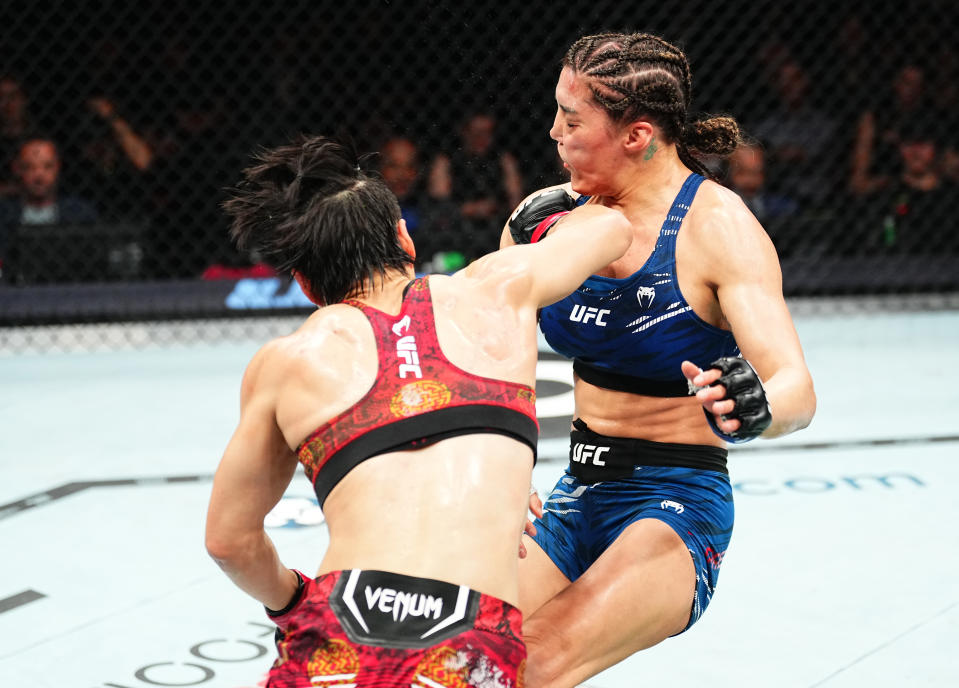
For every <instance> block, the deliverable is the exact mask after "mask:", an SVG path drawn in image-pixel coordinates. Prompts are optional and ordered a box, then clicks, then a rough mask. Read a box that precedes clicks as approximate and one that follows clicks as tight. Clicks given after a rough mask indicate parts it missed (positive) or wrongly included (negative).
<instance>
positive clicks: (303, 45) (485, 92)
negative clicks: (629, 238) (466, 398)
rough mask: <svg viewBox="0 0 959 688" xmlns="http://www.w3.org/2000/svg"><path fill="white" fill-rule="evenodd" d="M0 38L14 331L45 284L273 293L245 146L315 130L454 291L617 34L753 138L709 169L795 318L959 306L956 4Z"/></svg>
mask: <svg viewBox="0 0 959 688" xmlns="http://www.w3.org/2000/svg"><path fill="white" fill-rule="evenodd" d="M0 26H3V27H4V28H3V30H2V32H0V260H2V268H0V269H2V279H0V301H3V300H4V298H8V299H9V298H12V297H13V296H17V298H18V299H19V301H18V303H21V304H22V303H27V304H28V305H27V306H21V316H22V315H23V312H22V309H23V308H26V309H27V310H29V303H30V301H29V298H33V297H32V296H31V297H29V298H28V297H27V296H24V295H25V294H31V293H33V292H30V289H31V288H32V287H36V286H42V287H45V288H46V289H47V291H45V292H44V294H45V295H46V296H45V297H44V298H47V299H49V298H51V297H50V296H49V288H50V285H51V283H53V284H55V285H56V284H60V285H66V284H69V285H72V287H71V288H73V289H74V290H76V289H80V287H81V286H83V285H84V284H86V285H97V284H99V285H101V286H102V285H103V284H113V285H114V286H116V285H137V284H140V285H143V284H151V285H154V287H156V289H161V288H162V285H164V284H167V285H168V286H169V287H170V288H171V289H172V288H173V287H174V285H177V288H182V285H181V284H180V283H182V282H183V281H189V282H230V281H236V280H240V279H243V278H249V277H253V278H256V277H270V276H271V275H272V273H271V272H270V270H269V268H267V267H266V266H265V265H262V264H261V263H259V261H258V259H257V256H255V255H241V254H239V253H238V252H237V251H236V250H235V249H234V248H233V247H232V245H231V243H230V241H229V238H228V233H227V230H228V228H227V221H226V218H225V217H224V215H223V213H222V212H221V211H220V209H219V203H220V202H221V201H222V200H223V198H224V194H225V189H226V188H227V187H229V186H230V185H232V184H234V183H236V182H237V181H238V180H239V175H240V170H241V169H242V168H243V166H244V165H245V164H246V163H247V161H248V160H249V156H250V154H251V152H252V151H253V150H254V149H255V148H257V147H258V146H273V145H277V144H280V143H283V142H284V141H286V140H288V139H289V138H290V137H291V136H293V135H295V134H297V133H301V132H305V133H324V134H333V133H345V134H348V135H349V136H351V137H352V138H353V139H354V140H355V141H356V143H357V145H358V147H359V148H360V149H361V150H365V151H370V152H376V153H377V155H375V156H373V157H371V158H370V159H369V161H368V162H367V163H366V164H367V165H368V166H369V167H371V168H375V169H378V170H379V171H380V172H381V173H382V174H383V176H384V177H385V178H386V180H387V182H388V183H389V184H390V186H391V187H392V188H393V189H394V191H395V192H396V193H397V195H398V197H399V198H400V200H401V205H402V207H403V212H404V216H405V217H406V218H407V222H408V224H409V225H410V227H411V229H412V230H413V236H414V239H415V241H416V243H417V245H418V248H419V255H418V268H419V269H420V270H424V271H428V270H437V271H439V270H452V269H455V268H457V267H459V266H460V265H462V264H463V263H464V262H466V261H469V260H471V259H472V258H475V257H477V256H478V255H481V254H482V253H484V252H486V251H489V250H492V249H494V248H495V247H496V245H497V241H498V235H499V231H500V229H501V228H502V226H503V222H504V220H505V218H506V216H507V215H508V213H509V212H510V210H511V208H512V207H513V205H514V204H515V203H516V202H517V201H518V200H520V199H521V198H522V197H523V196H524V195H525V194H527V193H529V192H530V191H532V190H535V189H536V188H538V187H541V186H544V185H547V184H552V183H558V182H560V181H563V175H562V170H561V169H560V168H559V166H558V162H557V157H556V153H555V146H554V144H553V142H552V141H551V140H550V139H549V137H548V135H547V131H548V129H549V126H550V123H551V121H552V117H553V113H554V109H555V103H554V99H553V89H554V86H555V82H556V77H557V75H558V71H559V67H558V65H559V61H560V59H561V57H562V55H563V53H564V51H565V49H566V48H567V47H568V46H569V44H570V43H571V42H572V41H573V40H575V39H576V38H578V37H579V36H581V35H583V34H586V33H598V32H602V31H604V30H637V31H648V32H652V33H657V34H660V35H662V36H663V37H665V38H667V39H668V40H671V41H673V42H675V43H678V44H679V45H680V46H681V47H683V49H684V50H685V51H686V52H687V55H688V56H689V59H690V63H691V65H692V69H693V85H694V104H693V110H694V111H696V112H702V113H711V114H712V113H729V114H732V115H734V116H735V117H736V118H737V119H738V120H739V122H740V124H741V126H742V127H743V130H744V132H745V134H746V135H747V139H748V144H749V145H746V146H744V147H743V148H742V149H741V150H740V151H738V152H737V153H736V154H734V156H733V157H732V158H731V159H729V160H727V161H718V160H716V161H710V167H711V169H712V170H713V171H714V173H715V175H716V177H717V179H719V180H720V181H722V183H724V184H726V185H728V186H730V187H731V188H733V189H735V190H736V191H737V192H739V193H740V195H741V196H742V197H743V199H744V200H745V201H746V203H747V204H748V205H749V206H750V207H751V208H752V209H753V211H754V213H755V214H756V215H757V217H759V219H760V221H761V222H762V223H763V224H764V226H765V227H766V229H767V231H768V232H769V234H770V236H771V237H772V239H773V241H774V242H775V245H776V247H777V249H778V251H779V254H780V258H781V259H782V261H783V270H784V284H785V287H786V291H787V295H789V294H794V295H834V294H861V293H911V292H916V291H920V292H921V291H926V292H936V291H939V292H942V291H951V290H956V289H957V288H959V270H957V265H959V261H957V260H956V258H957V257H959V227H957V223H956V221H955V213H954V205H955V199H956V193H955V190H956V185H957V183H959V138H957V137H959V128H957V124H959V122H957V119H959V118H957V115H956V113H957V109H959V52H957V50H956V42H955V38H954V37H955V35H956V34H957V32H959V3H956V2H952V1H950V0H942V1H941V2H937V1H934V0H925V1H923V0H919V1H917V2H912V3H908V4H905V3H898V2H889V1H884V0H878V1H876V2H869V3H862V2H846V1H844V0H840V1H838V2H837V1H836V0H832V1H831V2H823V1H815V0H807V1H803V0H799V1H797V2H791V3H782V2H743V1H731V2H714V1H711V2H702V1H699V0H689V1H679V0H677V1H675V2H664V1H662V0H658V1H656V2H646V1H637V2H630V3H625V2H620V1H618V0H595V1H593V2H588V3H586V2H583V3H577V2H567V3H552V2H529V1H526V2H516V1H509V0H504V1H503V2H498V3H475V2H474V3H454V2H425V1H419V0H412V1H409V2H403V1H397V2H386V1H382V0H381V1H373V0H356V1H352V2H330V1H327V0H287V1H286V2H283V3H252V2H229V3H224V2H214V1H211V0H190V1H189V2H186V1H183V0H170V1H168V2H163V3H162V4H161V3H153V2H143V3H140V2H135V3H134V2H119V1H116V0H108V1H104V2H78V3H67V2H54V3H13V2H4V3H2V4H0ZM283 278H284V279H285V276H283ZM156 289H155V290H154V291H153V292H151V293H154V294H159V293H161V292H160V291H157V290H156ZM61 293H63V294H68V293H74V292H69V291H62V292H61ZM108 293H109V294H117V293H119V292H117V291H116V289H114V290H113V291H111V292H108ZM104 298H106V297H104ZM24 299H27V300H26V301H24ZM64 299H66V300H67V301H68V300H69V299H68V297H66V296H65V297H64ZM0 310H2V309H0ZM58 312H59V313H60V314H61V315H60V316H58V317H62V318H63V319H64V320H69V319H70V311H69V309H68V308H61V309H60V310H59V311H58ZM166 315H167V316H169V315H170V313H167V314H166ZM131 317H133V316H131ZM139 317H143V316H139ZM22 319H23V318H21V320H22ZM14 320H16V319H14Z"/></svg>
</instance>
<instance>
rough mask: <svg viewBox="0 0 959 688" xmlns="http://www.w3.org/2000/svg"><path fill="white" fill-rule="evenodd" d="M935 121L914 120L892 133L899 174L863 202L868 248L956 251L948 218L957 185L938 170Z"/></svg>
mask: <svg viewBox="0 0 959 688" xmlns="http://www.w3.org/2000/svg"><path fill="white" fill-rule="evenodd" d="M935 124H936V121H935V120H934V119H932V118H915V119H911V120H908V121H906V122H903V123H902V125H901V126H900V127H899V130H898V132H897V137H898V139H899V144H898V146H897V149H898V152H899V169H900V172H899V175H898V176H897V177H896V179H895V180H893V181H892V183H891V184H890V185H889V186H888V187H887V188H886V189H884V190H882V191H879V192H877V193H875V194H873V195H872V196H871V197H870V198H869V199H868V201H867V202H868V203H869V204H870V205H871V206H872V212H870V213H868V214H867V217H870V219H871V227H872V231H871V232H870V238H871V242H870V243H871V246H872V247H873V248H876V247H878V248H879V250H880V251H882V252H895V253H909V254H925V255H942V254H943V253H951V254H953V255H959V232H957V231H956V229H955V225H954V223H953V222H952V217H953V214H954V207H955V198H956V194H957V192H959V187H957V186H956V185H955V184H953V183H951V182H950V181H948V180H946V179H944V178H943V176H942V174H941V172H940V166H939V157H940V155H941V144H940V139H939V137H938V136H937V134H936V128H935Z"/></svg>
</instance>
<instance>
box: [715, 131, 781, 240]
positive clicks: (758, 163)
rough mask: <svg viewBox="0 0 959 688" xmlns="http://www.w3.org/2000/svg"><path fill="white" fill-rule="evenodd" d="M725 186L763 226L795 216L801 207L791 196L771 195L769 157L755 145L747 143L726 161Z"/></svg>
mask: <svg viewBox="0 0 959 688" xmlns="http://www.w3.org/2000/svg"><path fill="white" fill-rule="evenodd" d="M726 165H727V173H726V186H728V187H729V188H730V189H732V190H733V191H735V192H736V193H737V194H739V196H740V197H741V198H742V199H743V202H744V203H745V204H746V207H747V208H749V209H750V210H751V211H752V213H753V215H755V216H756V219H758V220H759V221H760V222H761V223H763V224H766V223H768V222H769V221H771V220H778V219H780V218H783V217H788V216H790V215H795V214H796V213H797V212H798V210H799V204H798V203H796V201H795V200H793V199H791V198H789V197H788V196H785V195H782V194H777V193H773V192H771V191H769V188H768V187H767V183H766V154H765V153H764V152H763V149H762V148H761V147H760V146H759V145H757V144H755V143H744V144H742V145H740V146H739V148H737V149H736V150H735V151H734V152H733V153H732V154H731V155H730V156H729V157H728V158H727V160H726Z"/></svg>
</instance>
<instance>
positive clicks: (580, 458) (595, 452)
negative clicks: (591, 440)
mask: <svg viewBox="0 0 959 688" xmlns="http://www.w3.org/2000/svg"><path fill="white" fill-rule="evenodd" d="M608 451H609V447H599V446H596V445H595V444H583V443H582V442H577V443H576V444H574V445H573V461H575V462H576V463H589V462H590V459H592V463H593V465H594V466H605V465H606V462H605V461H602V460H601V459H600V458H599V457H601V456H602V455H603V454H605V453H606V452H608Z"/></svg>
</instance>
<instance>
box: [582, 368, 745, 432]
mask: <svg viewBox="0 0 959 688" xmlns="http://www.w3.org/2000/svg"><path fill="white" fill-rule="evenodd" d="M573 396H574V398H575V402H576V409H575V413H574V416H573V417H574V418H580V419H582V420H583V421H584V422H585V423H586V424H587V425H588V426H589V429H590V430H592V431H593V432H598V433H600V434H602V435H610V436H612V437H635V438H639V439H644V440H649V441H651V442H671V443H679V444H705V445H711V446H714V447H725V446H726V444H725V442H723V441H722V440H721V439H719V437H717V436H716V435H714V434H713V432H712V431H711V430H710V429H709V426H708V425H707V424H706V417H705V416H704V415H703V407H702V405H701V404H700V403H699V401H698V400H697V399H696V397H647V396H643V395H640V394H631V393H629V392H618V391H615V390H610V389H603V388H602V387H597V386H596V385H592V384H590V383H588V382H585V381H583V380H582V379H580V378H579V377H578V376H576V379H575V384H574V387H573Z"/></svg>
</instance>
